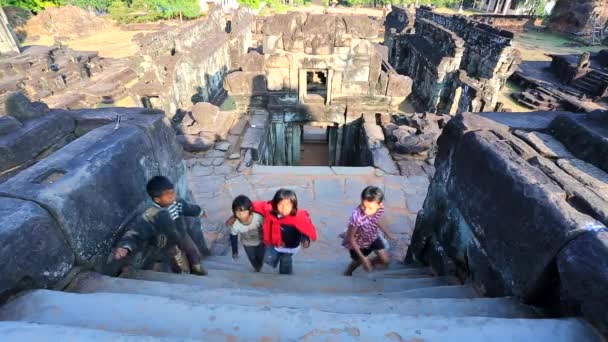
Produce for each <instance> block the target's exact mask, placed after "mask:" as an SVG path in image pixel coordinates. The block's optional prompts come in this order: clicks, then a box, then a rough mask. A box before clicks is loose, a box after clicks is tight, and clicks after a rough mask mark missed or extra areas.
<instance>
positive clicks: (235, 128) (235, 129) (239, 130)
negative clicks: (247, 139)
mask: <svg viewBox="0 0 608 342" xmlns="http://www.w3.org/2000/svg"><path fill="white" fill-rule="evenodd" d="M248 124H249V120H248V119H247V118H246V117H244V116H242V117H241V118H239V119H238V120H236V121H235V122H234V124H233V125H232V127H231V128H230V130H229V131H228V132H229V133H230V134H233V135H241V134H243V132H244V131H245V128H246V127H247V125H248Z"/></svg>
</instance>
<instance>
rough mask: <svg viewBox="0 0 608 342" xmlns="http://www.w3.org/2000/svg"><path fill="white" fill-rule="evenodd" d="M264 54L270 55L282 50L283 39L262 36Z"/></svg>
mask: <svg viewBox="0 0 608 342" xmlns="http://www.w3.org/2000/svg"><path fill="white" fill-rule="evenodd" d="M263 44H264V54H272V53H275V52H277V50H282V49H283V37H281V36H268V35H266V36H264V43H263Z"/></svg>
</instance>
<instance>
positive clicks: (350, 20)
mask: <svg viewBox="0 0 608 342" xmlns="http://www.w3.org/2000/svg"><path fill="white" fill-rule="evenodd" d="M342 20H344V23H345V24H346V27H347V30H348V33H349V34H351V35H352V36H353V38H359V39H373V38H376V37H378V31H379V30H378V28H377V27H376V25H375V24H374V22H373V21H372V20H370V19H369V18H367V17H365V16H354V15H352V16H343V17H342Z"/></svg>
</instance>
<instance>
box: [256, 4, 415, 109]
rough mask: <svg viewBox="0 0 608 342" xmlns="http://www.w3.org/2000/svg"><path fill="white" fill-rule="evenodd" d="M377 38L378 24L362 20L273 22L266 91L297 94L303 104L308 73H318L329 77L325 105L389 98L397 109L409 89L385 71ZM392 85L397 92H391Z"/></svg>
mask: <svg viewBox="0 0 608 342" xmlns="http://www.w3.org/2000/svg"><path fill="white" fill-rule="evenodd" d="M377 36H378V28H377V27H376V24H375V23H374V21H372V20H369V19H368V18H367V17H362V16H334V15H316V14H309V15H306V14H305V13H295V12H294V13H289V14H285V15H275V16H273V17H270V18H269V19H267V20H266V22H265V24H264V46H263V52H264V76H265V77H266V80H267V90H268V91H270V92H272V91H279V92H288V93H297V94H298V96H299V101H300V102H304V100H305V98H306V94H307V90H306V87H307V80H306V73H307V72H311V71H318V72H324V73H325V77H326V83H327V95H326V98H325V103H326V104H330V103H332V101H334V100H339V99H340V98H346V97H350V98H352V99H356V98H357V97H361V96H366V97H368V96H369V97H383V96H386V97H388V98H389V100H391V101H392V102H393V105H397V106H398V104H399V103H400V102H401V101H403V99H405V97H407V95H409V88H408V87H407V82H406V81H405V80H403V79H398V78H399V77H398V76H397V75H395V76H394V77H393V78H392V79H390V78H389V77H388V74H387V70H386V69H383V67H382V56H381V55H380V54H379V53H378V52H377V51H376V48H375V47H374V44H373V40H374V39H375V38H377ZM391 82H392V83H394V84H395V85H397V86H395V87H391V85H390V83H391ZM397 89H399V90H400V91H397ZM393 100H394V101H393ZM351 101H352V100H351Z"/></svg>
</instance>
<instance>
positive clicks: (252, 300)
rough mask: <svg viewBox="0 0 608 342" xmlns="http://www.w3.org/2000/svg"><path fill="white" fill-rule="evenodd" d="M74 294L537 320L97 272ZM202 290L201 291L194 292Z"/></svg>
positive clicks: (428, 303)
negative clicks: (116, 275)
mask: <svg viewBox="0 0 608 342" xmlns="http://www.w3.org/2000/svg"><path fill="white" fill-rule="evenodd" d="M69 291H70V292H75V293H98V292H111V293H130V294H136V295H151V296H157V297H166V298H171V299H178V300H184V301H188V302H192V303H197V304H234V305H245V306H258V307H259V306H272V307H288V308H296V309H307V308H310V309H315V310H321V311H325V312H334V313H344V314H355V313H360V314H363V313H369V314H382V313H394V314H401V315H409V316H446V317H462V316H483V317H499V318H537V317H540V315H539V313H538V312H537V311H536V310H535V309H534V308H532V307H528V306H525V305H522V304H520V303H518V302H517V301H516V300H514V299H511V298H475V299H451V298H441V299H426V298H400V299H399V300H398V301H395V299H394V298H386V297H382V296H377V297H364V296H362V297H359V296H352V295H350V296H349V295H344V296H342V295H335V294H305V295H294V294H289V293H278V294H277V293H273V294H272V295H269V294H268V292H266V291H258V290H240V289H216V290H209V289H207V288H204V287H201V286H192V285H183V284H166V283H161V282H155V281H144V280H133V279H122V278H112V277H108V276H104V275H101V274H98V273H85V274H82V275H80V276H79V277H78V278H77V279H76V280H75V281H74V282H73V283H72V284H71V285H70V287H69ZM193 294H197V295H193Z"/></svg>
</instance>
